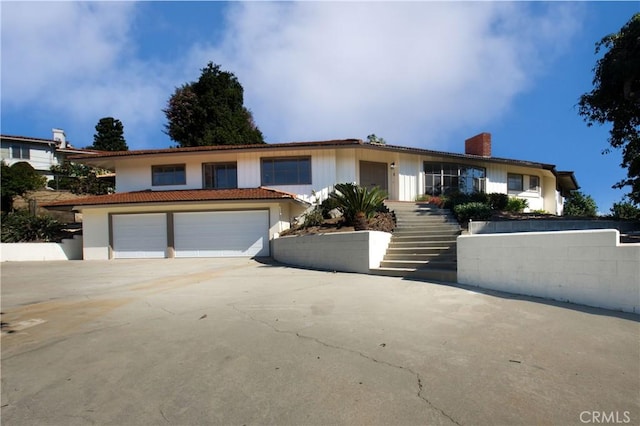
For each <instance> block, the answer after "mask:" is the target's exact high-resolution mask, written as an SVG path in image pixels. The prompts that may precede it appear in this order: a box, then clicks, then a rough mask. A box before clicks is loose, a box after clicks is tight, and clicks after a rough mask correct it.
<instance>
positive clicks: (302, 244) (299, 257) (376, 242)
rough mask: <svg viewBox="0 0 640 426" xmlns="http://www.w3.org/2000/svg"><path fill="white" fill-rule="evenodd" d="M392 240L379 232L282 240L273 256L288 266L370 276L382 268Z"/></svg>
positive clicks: (274, 247)
mask: <svg viewBox="0 0 640 426" xmlns="http://www.w3.org/2000/svg"><path fill="white" fill-rule="evenodd" d="M390 240H391V234H389V233H387V232H379V231H357V232H336V233H328V234H315V235H299V236H290V237H281V238H276V239H274V240H273V241H272V242H271V244H272V245H271V255H272V257H273V258H274V259H275V260H277V261H278V262H281V263H285V264H288V265H296V266H302V267H306V268H314V269H324V270H330V271H340V272H358V273H362V274H367V273H369V269H371V268H377V267H379V266H380V262H381V261H382V258H383V257H384V255H385V252H386V251H387V247H388V246H389V241H390Z"/></svg>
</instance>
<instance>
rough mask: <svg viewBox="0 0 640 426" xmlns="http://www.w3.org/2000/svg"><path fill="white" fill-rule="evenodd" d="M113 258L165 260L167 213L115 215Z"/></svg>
mask: <svg viewBox="0 0 640 426" xmlns="http://www.w3.org/2000/svg"><path fill="white" fill-rule="evenodd" d="M112 230H113V258H114V259H139V258H164V257H165V254H166V251H167V215H166V214H165V213H145V214H114V215H113V216H112Z"/></svg>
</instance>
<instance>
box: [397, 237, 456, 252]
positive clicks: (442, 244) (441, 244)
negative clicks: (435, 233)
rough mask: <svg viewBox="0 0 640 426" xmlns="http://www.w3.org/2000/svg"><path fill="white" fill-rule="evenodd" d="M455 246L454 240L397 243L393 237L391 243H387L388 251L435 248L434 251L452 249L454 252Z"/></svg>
mask: <svg viewBox="0 0 640 426" xmlns="http://www.w3.org/2000/svg"><path fill="white" fill-rule="evenodd" d="M456 244H457V243H456V240H454V239H451V240H443V241H425V240H420V241H398V240H393V237H392V239H391V242H390V243H389V247H388V249H409V250H414V249H422V248H436V249H440V248H452V249H454V250H455V248H456Z"/></svg>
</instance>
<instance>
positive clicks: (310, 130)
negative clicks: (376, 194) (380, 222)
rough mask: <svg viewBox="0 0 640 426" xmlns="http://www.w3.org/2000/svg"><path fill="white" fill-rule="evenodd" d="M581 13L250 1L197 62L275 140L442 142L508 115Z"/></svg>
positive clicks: (519, 7)
mask: <svg viewBox="0 0 640 426" xmlns="http://www.w3.org/2000/svg"><path fill="white" fill-rule="evenodd" d="M575 8H576V7H574V6H572V5H550V6H548V7H547V6H541V5H534V6H531V5H527V4H520V3H519V4H510V3H485V2H482V3H454V2H446V3H445V2H433V3H432V2H414V3H411V2H409V3H393V2H381V3H371V2H367V3H359V2H353V3H352V2H347V3H342V2H311V3H260V2H247V3H244V2H243V3H237V4H235V5H234V7H233V9H232V10H231V12H230V14H229V31H228V32H227V37H226V39H225V40H224V41H223V43H221V44H220V45H218V46H214V47H211V48H202V47H199V48H197V49H194V51H193V52H192V59H193V58H201V62H202V63H203V64H204V63H205V62H206V61H208V60H213V61H214V62H216V63H220V64H221V65H222V66H223V68H224V69H227V70H230V71H233V72H234V73H235V74H236V75H237V76H238V78H239V80H240V82H241V83H242V84H243V86H244V88H245V103H246V104H247V105H248V107H249V108H251V109H252V111H253V113H254V117H255V119H256V122H257V123H258V125H259V126H260V127H261V129H262V130H263V132H264V133H265V135H266V136H267V138H268V139H269V140H273V141H288V140H309V139H324V138H334V137H335V138H342V137H360V138H364V137H365V136H366V135H367V134H369V133H372V132H375V133H376V134H378V135H379V136H383V137H384V138H385V139H387V141H388V142H390V143H396V144H402V145H413V146H419V145H423V146H424V145H429V146H432V147H433V146H434V144H435V145H436V146H437V145H438V143H439V140H440V138H441V137H442V136H444V135H446V134H447V133H449V132H450V131H451V130H452V129H455V128H456V127H458V128H459V127H460V126H478V129H479V131H480V130H483V129H481V128H480V127H481V126H482V125H483V124H484V123H487V122H488V121H489V120H491V119H493V118H496V117H498V116H500V115H501V114H503V113H504V112H505V110H506V108H508V107H509V105H510V103H511V102H512V101H513V99H514V97H515V96H516V95H518V94H519V93H521V92H522V91H523V90H526V89H527V88H528V87H529V86H530V85H531V84H532V79H533V78H534V77H535V75H536V73H538V72H539V71H540V70H544V69H545V66H546V65H548V63H549V62H550V61H551V59H552V58H553V55H554V54H556V53H557V52H560V51H562V46H563V43H564V44H565V45H566V42H567V40H568V39H570V37H571V36H572V34H573V33H574V32H575V31H576V20H577V18H576V17H574V16H573V15H572V14H571V12H572V11H573V9H575ZM212 58H213V59H212ZM440 147H441V148H445V147H444V146H440Z"/></svg>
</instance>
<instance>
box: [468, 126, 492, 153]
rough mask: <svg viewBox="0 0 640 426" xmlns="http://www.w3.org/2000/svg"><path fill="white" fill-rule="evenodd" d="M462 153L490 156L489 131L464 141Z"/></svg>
mask: <svg viewBox="0 0 640 426" xmlns="http://www.w3.org/2000/svg"><path fill="white" fill-rule="evenodd" d="M464 153H465V154H467V155H479V156H481V157H491V133H486V132H485V133H480V134H479V135H475V136H474V137H471V138H469V139H467V140H466V141H464Z"/></svg>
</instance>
